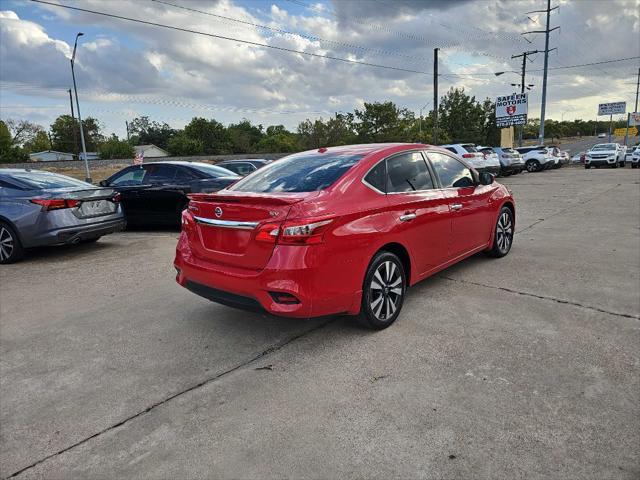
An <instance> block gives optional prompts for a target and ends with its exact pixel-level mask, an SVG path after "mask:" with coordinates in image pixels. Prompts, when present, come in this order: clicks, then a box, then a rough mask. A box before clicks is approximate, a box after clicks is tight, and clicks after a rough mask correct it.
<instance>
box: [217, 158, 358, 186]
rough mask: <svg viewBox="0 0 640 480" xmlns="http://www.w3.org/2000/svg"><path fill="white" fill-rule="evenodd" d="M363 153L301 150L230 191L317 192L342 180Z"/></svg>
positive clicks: (255, 173)
mask: <svg viewBox="0 0 640 480" xmlns="http://www.w3.org/2000/svg"><path fill="white" fill-rule="evenodd" d="M362 157H364V155H363V154H357V155H354V154H353V153H349V152H345V153H342V154H340V153H334V154H332V153H331V152H327V153H324V154H323V153H315V152H314V153H299V154H295V155H290V156H288V157H285V158H282V159H280V160H277V161H275V162H273V163H270V164H268V165H266V166H264V167H262V168H261V169H260V170H257V171H256V172H254V173H252V174H250V175H249V176H247V177H245V178H244V179H243V180H240V181H239V182H238V183H236V184H235V185H233V186H231V187H229V190H234V191H237V192H253V193H268V192H315V191H318V190H323V189H325V188H327V187H329V186H330V185H331V184H333V183H334V182H335V181H336V180H338V179H339V178H340V177H341V176H342V175H343V174H344V173H345V172H346V171H347V170H349V169H350V168H351V167H352V166H353V165H355V164H356V163H358V161H359V160H361V159H362Z"/></svg>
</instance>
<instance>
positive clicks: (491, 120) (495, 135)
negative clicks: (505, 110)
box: [482, 98, 500, 146]
mask: <svg viewBox="0 0 640 480" xmlns="http://www.w3.org/2000/svg"><path fill="white" fill-rule="evenodd" d="M482 116H483V125H482V144H483V145H492V146H497V145H500V129H499V128H498V127H497V125H496V105H495V103H494V102H493V100H491V99H490V98H486V99H485V101H484V102H482Z"/></svg>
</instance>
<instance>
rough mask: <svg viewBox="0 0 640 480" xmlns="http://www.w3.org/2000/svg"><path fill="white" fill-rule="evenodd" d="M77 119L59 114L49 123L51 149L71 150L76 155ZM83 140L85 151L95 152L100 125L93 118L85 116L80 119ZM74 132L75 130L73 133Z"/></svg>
mask: <svg viewBox="0 0 640 480" xmlns="http://www.w3.org/2000/svg"><path fill="white" fill-rule="evenodd" d="M78 127H79V125H78V123H77V121H75V120H74V119H73V118H72V117H71V115H60V116H59V117H58V118H56V119H55V121H54V122H53V123H52V124H51V143H52V148H53V150H59V151H61V152H72V153H74V154H76V155H78V154H79V152H80V131H79V128H78ZM82 127H83V132H84V142H85V146H86V147H87V152H95V151H96V150H97V148H98V144H99V143H100V142H101V141H102V135H101V134H100V125H99V124H98V121H97V120H96V119H95V118H92V117H87V118H85V119H84V120H82ZM74 132H76V133H75V134H74Z"/></svg>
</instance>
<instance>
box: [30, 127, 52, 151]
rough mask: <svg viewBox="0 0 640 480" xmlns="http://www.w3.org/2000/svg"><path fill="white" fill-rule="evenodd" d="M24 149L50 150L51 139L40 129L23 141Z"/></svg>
mask: <svg viewBox="0 0 640 480" xmlns="http://www.w3.org/2000/svg"><path fill="white" fill-rule="evenodd" d="M24 149H25V150H26V151H27V152H29V153H34V152H42V151H44V150H51V140H50V139H49V135H48V134H47V132H45V131H44V130H40V131H39V132H37V133H36V134H35V136H34V137H33V138H32V139H30V140H28V141H26V142H25V143H24Z"/></svg>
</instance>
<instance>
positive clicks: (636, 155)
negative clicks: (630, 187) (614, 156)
mask: <svg viewBox="0 0 640 480" xmlns="http://www.w3.org/2000/svg"><path fill="white" fill-rule="evenodd" d="M629 163H631V168H638V166H639V165H640V147H638V146H636V148H635V150H634V151H633V153H632V154H631V159H630V160H629Z"/></svg>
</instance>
